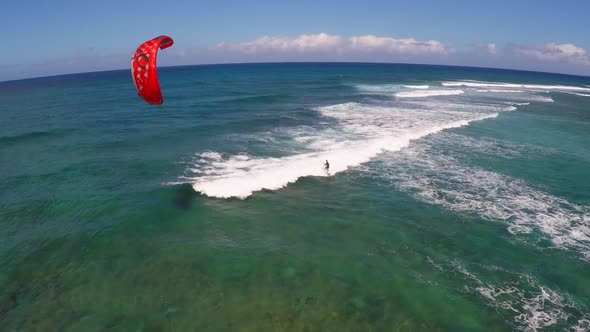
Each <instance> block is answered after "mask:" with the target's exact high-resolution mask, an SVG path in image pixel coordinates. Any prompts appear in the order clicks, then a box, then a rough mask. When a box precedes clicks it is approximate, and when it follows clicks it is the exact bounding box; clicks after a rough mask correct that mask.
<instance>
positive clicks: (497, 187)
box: [379, 135, 590, 260]
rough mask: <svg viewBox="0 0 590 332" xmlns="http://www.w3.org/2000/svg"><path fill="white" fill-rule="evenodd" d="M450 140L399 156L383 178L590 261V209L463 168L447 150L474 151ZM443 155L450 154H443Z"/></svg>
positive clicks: (519, 182) (517, 182)
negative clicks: (533, 236)
mask: <svg viewBox="0 0 590 332" xmlns="http://www.w3.org/2000/svg"><path fill="white" fill-rule="evenodd" d="M445 136H446V135H442V136H438V137H436V138H433V139H431V141H430V142H424V143H422V144H417V145H414V146H413V147H412V149H408V150H406V151H404V152H403V153H400V154H398V155H396V157H395V158H391V160H390V164H389V165H388V167H387V168H385V169H384V170H380V172H379V173H380V174H383V175H384V176H387V177H388V178H389V179H390V180H392V181H393V182H394V184H395V186H396V187H397V188H398V189H400V190H402V191H409V192H412V193H413V194H414V195H415V197H417V198H418V199H420V200H422V201H424V202H428V203H431V204H436V205H441V206H443V207H444V208H446V209H448V210H451V211H456V212H461V213H468V214H475V215H478V216H480V217H481V218H484V219H487V220H494V221H502V222H505V223H506V224H507V228H508V231H509V232H511V233H512V234H527V233H532V232H534V231H536V232H539V233H540V236H541V237H542V238H546V239H548V240H550V241H551V242H552V243H553V245H554V246H555V247H556V248H559V249H565V250H574V251H575V252H577V253H580V254H581V256H582V258H583V259H585V260H590V207H587V206H580V205H577V204H574V203H571V202H569V201H567V200H565V199H563V198H560V197H557V196H553V195H551V194H548V193H545V192H543V191H540V190H538V189H535V188H533V187H531V186H530V185H528V184H527V183H526V182H524V181H522V180H519V179H515V178H511V177H509V176H506V175H502V174H498V173H494V172H491V171H488V170H485V169H482V168H478V167H473V166H464V165H461V164H460V163H459V162H458V161H457V160H456V159H455V158H454V157H453V155H452V154H449V151H448V149H446V148H444V147H445V146H449V145H453V146H458V147H457V148H458V149H460V150H465V151H469V148H470V146H463V145H461V144H462V143H461V141H460V140H457V139H456V138H455V139H453V138H452V137H451V139H449V137H445ZM430 144H432V146H431V145H430ZM473 147H477V145H471V148H473ZM443 150H444V151H446V153H442V154H441V153H440V151H443ZM451 151H452V150H451Z"/></svg>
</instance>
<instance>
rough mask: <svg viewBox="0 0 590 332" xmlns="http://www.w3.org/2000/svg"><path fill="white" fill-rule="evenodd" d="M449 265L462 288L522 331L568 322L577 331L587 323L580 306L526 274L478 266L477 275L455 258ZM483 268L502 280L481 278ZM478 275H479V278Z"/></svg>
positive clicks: (585, 314)
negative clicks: (458, 278) (480, 268)
mask: <svg viewBox="0 0 590 332" xmlns="http://www.w3.org/2000/svg"><path fill="white" fill-rule="evenodd" d="M449 265H450V267H449V269H450V270H453V271H456V272H458V273H460V274H461V275H463V276H464V277H465V278H464V280H465V283H466V285H465V286H464V288H463V290H466V291H468V292H471V293H474V294H476V295H477V296H479V297H481V298H483V299H484V300H485V303H486V304H487V305H489V306H492V307H494V308H496V310H499V311H500V312H503V313H505V314H506V316H508V317H512V320H509V321H508V322H510V323H511V324H514V325H515V327H517V328H518V329H522V330H525V331H537V330H539V329H543V328H548V327H553V326H554V325H557V324H561V325H570V328H569V329H568V330H573V331H578V330H579V328H581V327H584V326H587V325H588V319H589V318H590V317H588V314H587V313H585V312H584V309H585V308H583V307H580V306H578V305H577V304H576V303H575V302H574V301H573V300H572V299H571V298H570V297H569V296H568V295H567V293H566V294H562V293H560V292H559V291H557V290H553V289H551V288H550V287H548V286H545V285H541V284H540V283H539V281H538V280H536V279H535V278H534V277H533V276H531V275H529V274H522V273H514V272H509V271H506V270H503V269H498V268H497V267H489V266H482V267H483V268H484V270H483V271H480V272H482V273H478V274H479V277H478V276H477V275H476V274H475V273H474V272H470V271H468V270H467V269H466V268H465V267H463V266H462V265H461V264H460V263H459V261H457V260H454V261H452V262H451V263H450V264H449ZM485 270H493V271H494V274H497V273H501V274H503V275H504V278H505V279H507V280H508V281H505V282H503V283H501V284H494V280H492V281H491V282H488V281H486V280H482V279H483V278H484V277H485V276H486V274H487V273H483V272H489V271H485ZM480 277H481V278H482V279H480Z"/></svg>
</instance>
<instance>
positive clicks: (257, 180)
mask: <svg viewBox="0 0 590 332" xmlns="http://www.w3.org/2000/svg"><path fill="white" fill-rule="evenodd" d="M440 106H441V105H439V107H438V108H437V109H434V110H425V109H407V108H396V107H388V106H370V105H364V104H359V103H345V104H338V105H332V106H326V107H320V108H318V109H317V110H316V111H317V112H319V113H320V114H321V115H322V116H324V117H329V118H332V119H335V120H337V122H338V131H337V132H335V131H334V129H331V130H330V131H328V132H327V133H324V132H321V131H319V133H318V134H317V135H316V136H315V137H314V136H306V137H305V144H307V145H309V146H313V145H314V142H318V141H320V142H321V141H323V140H325V139H328V140H331V141H329V142H330V144H328V145H325V144H324V145H323V146H322V145H319V146H321V147H322V148H321V149H320V150H318V151H314V152H308V153H300V154H295V155H290V156H285V157H276V158H270V157H267V158H261V157H252V156H250V157H248V158H244V157H240V158H238V157H237V156H230V157H227V158H225V159H222V160H219V159H218V156H219V154H213V155H211V153H210V152H209V153H208V154H209V156H213V158H210V160H209V161H205V162H202V161H203V159H204V158H203V157H204V156H203V155H199V156H198V157H197V159H198V160H197V161H196V162H197V163H198V164H199V162H200V164H199V165H197V167H194V168H192V169H191V172H192V173H193V176H192V177H191V176H188V178H189V179H190V180H191V182H192V183H193V188H194V189H195V190H196V191H198V192H201V193H203V194H205V195H207V196H211V197H219V198H229V197H238V198H246V197H248V196H250V195H251V194H252V193H253V192H255V191H259V190H263V189H268V190H276V189H280V188H283V187H285V186H286V185H288V184H289V183H293V182H295V181H297V179H299V178H301V177H304V176H330V175H333V174H337V173H339V172H342V171H345V170H347V169H348V168H349V167H355V166H358V165H360V164H362V163H365V162H367V161H369V160H370V159H372V158H374V157H375V156H377V155H378V154H380V153H381V152H383V151H397V150H400V149H402V148H404V147H406V146H408V145H409V144H410V141H412V140H415V139H419V138H421V137H424V136H427V135H429V134H433V133H437V132H440V131H442V130H445V129H450V128H457V127H461V126H465V125H468V124H469V123H470V122H472V121H477V120H483V119H488V118H493V117H496V116H497V115H498V113H497V112H499V111H501V110H504V109H505V108H491V107H487V108H483V109H480V112H467V111H457V110H452V109H446V110H445V109H444V107H443V108H442V109H441V108H440ZM484 109H485V110H486V111H483V110H484ZM335 136H336V137H338V138H339V140H336V141H335V140H334V137H335ZM316 146H318V145H317V144H316ZM326 159H327V160H329V161H330V164H331V167H330V173H329V174H328V173H326V172H325V170H324V169H323V162H324V161H325V160H326Z"/></svg>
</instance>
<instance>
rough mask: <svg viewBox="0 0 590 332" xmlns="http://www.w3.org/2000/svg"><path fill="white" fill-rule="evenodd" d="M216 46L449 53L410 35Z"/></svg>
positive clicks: (245, 50) (318, 37)
mask: <svg viewBox="0 0 590 332" xmlns="http://www.w3.org/2000/svg"><path fill="white" fill-rule="evenodd" d="M217 49H221V50H234V51H239V52H243V53H248V54H252V53H261V52H297V53H332V52H333V53H338V54H345V53H369V52H375V53H378V52H381V53H388V54H400V55H444V54H449V53H453V52H454V50H453V49H452V48H450V47H449V46H447V45H445V44H443V43H441V42H439V41H436V40H428V41H419V40H415V39H413V38H406V39H395V38H389V37H377V36H374V35H364V36H353V37H349V38H343V37H340V36H333V35H329V34H326V33H320V34H312V35H301V36H297V37H268V36H265V37H261V38H258V39H256V40H254V41H248V42H242V43H220V44H218V45H217Z"/></svg>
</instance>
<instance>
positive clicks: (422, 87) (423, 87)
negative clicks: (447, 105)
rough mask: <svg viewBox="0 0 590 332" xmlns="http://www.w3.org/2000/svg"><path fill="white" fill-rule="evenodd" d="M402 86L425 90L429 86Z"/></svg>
mask: <svg viewBox="0 0 590 332" xmlns="http://www.w3.org/2000/svg"><path fill="white" fill-rule="evenodd" d="M404 87H406V88H409V89H418V90H426V89H428V88H430V87H429V86H428V85H404Z"/></svg>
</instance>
